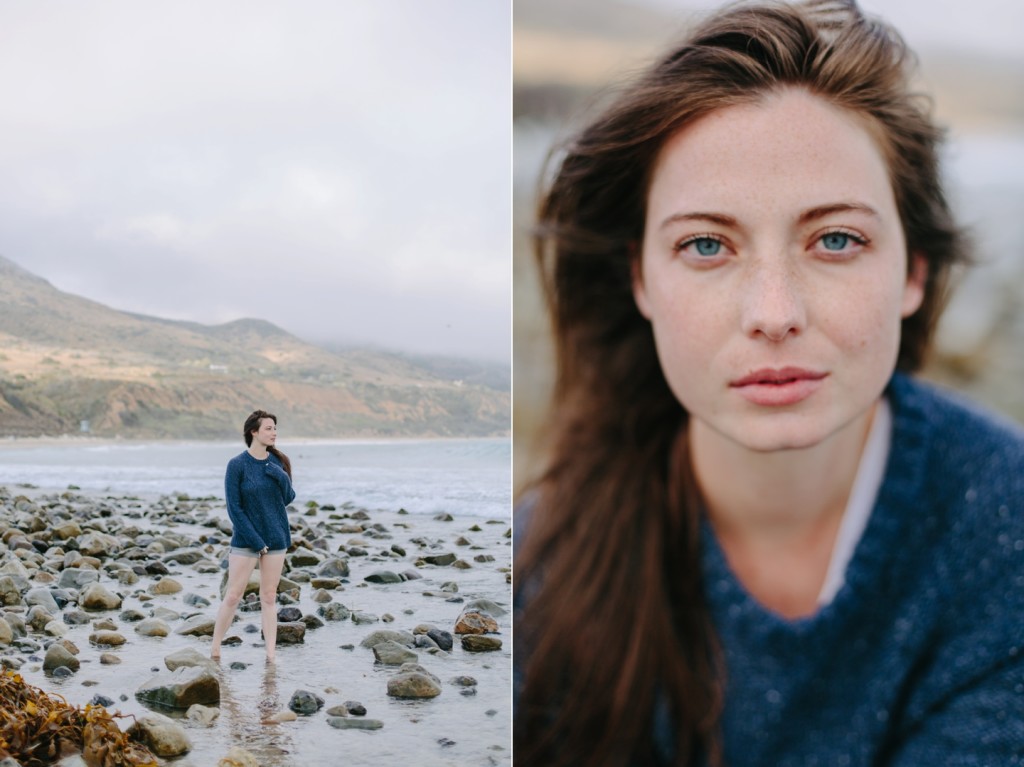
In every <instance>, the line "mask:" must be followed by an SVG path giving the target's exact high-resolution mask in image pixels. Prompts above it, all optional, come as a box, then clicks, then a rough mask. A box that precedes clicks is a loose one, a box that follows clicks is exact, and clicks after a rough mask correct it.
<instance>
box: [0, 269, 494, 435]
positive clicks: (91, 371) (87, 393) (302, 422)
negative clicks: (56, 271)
mask: <svg viewBox="0 0 1024 767" xmlns="http://www.w3.org/2000/svg"><path fill="white" fill-rule="evenodd" d="M0 306H2V308H3V311H0V437H3V436H38V435H59V434H72V433H73V434H77V433H80V432H81V430H82V423H83V422H84V421H87V422H88V429H89V433H91V434H94V435H97V436H105V437H113V436H121V437H125V438H147V439H151V438H184V439H204V438H222V437H234V436H238V432H239V430H240V428H241V426H240V424H241V422H242V420H244V418H245V416H246V415H247V414H248V413H249V412H250V411H252V410H253V409H255V408H257V407H262V408H264V409H267V410H270V411H271V412H274V413H276V414H277V415H278V417H279V419H280V421H281V428H282V432H286V433H287V434H288V435H289V436H290V437H299V436H301V437H341V436H482V435H492V434H506V433H508V430H509V413H510V396H509V393H508V391H507V386H506V387H505V390H501V388H500V387H492V386H487V385H483V383H479V382H477V381H486V382H488V383H492V382H494V381H496V380H500V377H501V373H500V371H501V366H487V365H482V366H480V367H482V368H485V369H487V368H490V371H489V374H488V375H481V376H476V377H468V376H467V377H465V378H464V379H460V378H456V377H454V376H448V375H446V374H445V371H446V370H448V369H451V368H452V365H451V364H450V363H449V362H447V361H442V362H432V361H431V360H430V359H429V358H424V359H422V360H418V359H414V358H407V357H402V356H399V355H397V354H390V353H386V352H375V351H368V350H358V349H356V350H343V351H342V350H333V351H332V350H328V349H323V348H320V347H317V346H314V345H312V344H309V343H306V342H304V341H302V340H301V339H299V338H296V337H295V336H293V335H291V334H289V333H287V332H286V331H284V330H282V329H281V328H278V327H276V326H274V325H272V324H271V323H269V322H265V321H263V320H258V319H243V320H237V321H235V322H229V323H227V324H224V325H215V326H207V325H201V324H198V323H191V322H179V321H173V320H164V319H160V318H157V317H148V316H144V315H138V314H130V313H127V312H121V311H117V310H114V309H111V308H109V307H106V306H104V305H102V304H99V303H96V302H94V301H90V300H88V299H85V298H81V297H79V296H74V295H71V294H68V293H64V292H61V291H59V290H57V289H56V288H55V287H53V286H52V285H51V284H50V283H48V282H47V281H46V280H43V279H41V278H39V277H37V276H35V275H33V274H31V273H30V272H28V271H26V270H25V269H22V268H21V267H19V266H18V265H16V264H14V263H13V262H11V261H9V260H7V259H5V258H3V257H0ZM454 369H458V370H461V369H465V368H461V367H458V366H456V367H455V368H454ZM468 369H476V366H474V365H470V366H469V368H468ZM494 369H497V370H498V371H499V372H498V373H495V372H494Z"/></svg>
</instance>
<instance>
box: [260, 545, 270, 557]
mask: <svg viewBox="0 0 1024 767" xmlns="http://www.w3.org/2000/svg"><path fill="white" fill-rule="evenodd" d="M268 551H270V548H269V547H268V546H264V547H263V548H262V549H260V556H261V557H262V556H263V555H264V554H266V553H267V552H268Z"/></svg>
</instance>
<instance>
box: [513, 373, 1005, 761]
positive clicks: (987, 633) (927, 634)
mask: <svg viewBox="0 0 1024 767" xmlns="http://www.w3.org/2000/svg"><path fill="white" fill-rule="evenodd" d="M888 396H889V401H890V403H891V405H892V411H893V433H892V444H891V448H890V451H889V459H888V465H887V467H886V471H885V477H884V480H883V484H882V487H881V489H880V491H879V495H878V498H877V499H876V503H875V506H874V508H873V510H872V513H871V518H870V520H869V521H868V525H867V528H866V529H865V531H864V534H863V537H862V538H861V540H860V542H859V544H858V546H857V548H856V550H855V551H854V554H853V558H852V560H851V561H850V563H849V565H848V567H847V570H846V573H845V585H844V586H843V587H842V588H841V589H840V590H839V593H838V594H837V595H836V597H835V599H834V600H833V601H832V602H831V603H830V604H829V605H827V606H825V607H824V608H822V609H821V610H819V612H818V613H816V614H815V615H813V616H811V617H809V618H804V619H799V620H793V621H791V620H787V619H784V618H782V617H780V616H778V615H777V614H775V613H772V612H770V611H768V610H766V609H765V608H764V607H762V606H761V605H760V604H759V603H758V602H756V601H755V600H754V598H753V597H751V596H750V594H749V593H748V592H747V591H746V590H745V589H744V587H743V586H742V584H740V583H739V581H738V580H737V579H736V576H735V575H734V573H733V572H732V571H731V569H730V568H729V566H728V563H727V562H726V559H725V556H724V554H723V552H722V549H721V548H720V546H719V544H718V541H717V540H716V538H715V535H714V533H713V531H712V528H711V526H710V524H707V523H706V522H705V524H704V526H703V531H702V535H703V575H704V590H705V596H706V599H707V602H708V605H709V608H710V611H711V616H712V620H713V621H714V624H715V629H716V632H717V635H718V637H719V641H720V644H721V647H722V650H723V652H724V657H725V666H726V679H725V680H724V686H725V710H724V713H723V716H722V720H721V734H722V742H723V747H724V755H725V764H726V765H727V767H755V765H756V767H789V766H795V765H802V766H804V767H810V766H811V765H820V766H822V767H824V766H826V765H827V766H829V767H832V766H837V767H838V766H839V765H848V766H849V767H855V766H868V765H871V766H873V767H911V766H912V765H913V766H915V767H917V766H919V765H1011V764H1021V765H1024V433H1022V432H1021V430H1020V429H1019V428H1018V427H1015V426H1010V425H1007V424H1003V423H1000V422H997V421H996V420H995V419H994V418H993V417H992V416H990V415H987V414H984V413H982V412H980V411H979V410H976V409H974V407H973V406H971V405H969V404H967V403H965V402H961V401H959V400H956V399H954V398H953V397H951V396H949V395H946V394H941V393H939V392H937V391H936V390H934V389H933V388H931V387H929V386H926V385H924V384H921V383H919V382H916V381H914V380H912V379H909V378H906V377H904V376H902V375H898V374H897V375H896V376H894V377H893V380H892V382H891V383H890V386H889V389H888ZM525 521H526V519H525V515H518V514H517V519H516V522H517V523H520V524H521V523H523V522H525ZM521 533H522V529H521V527H520V529H519V530H517V537H519V535H521ZM526 609H528V606H527V607H526ZM520 661H521V659H520ZM517 665H518V664H517ZM516 677H517V678H519V679H520V681H521V674H516ZM664 713H665V712H664V711H661V714H664ZM659 719H660V721H658V722H657V723H656V728H655V729H656V732H655V742H656V744H657V746H658V749H657V750H658V751H659V752H660V753H661V755H662V756H663V757H664V758H665V761H666V762H669V761H670V756H671V753H672V742H673V737H672V731H671V726H670V724H669V723H668V722H667V721H666V719H665V718H664V717H659Z"/></svg>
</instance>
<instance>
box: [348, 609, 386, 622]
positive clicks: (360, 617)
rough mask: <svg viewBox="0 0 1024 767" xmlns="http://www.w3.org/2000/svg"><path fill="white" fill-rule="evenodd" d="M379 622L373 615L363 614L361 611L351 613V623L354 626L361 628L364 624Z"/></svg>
mask: <svg viewBox="0 0 1024 767" xmlns="http://www.w3.org/2000/svg"><path fill="white" fill-rule="evenodd" d="M379 621H380V618H378V617H377V616H376V615H374V614H373V613H367V612H363V611H362V610H356V611H355V612H354V613H352V622H353V623H355V624H356V625H360V626H361V625H363V624H366V623H377V622H379Z"/></svg>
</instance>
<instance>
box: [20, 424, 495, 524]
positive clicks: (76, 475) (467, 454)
mask: <svg viewBox="0 0 1024 767" xmlns="http://www.w3.org/2000/svg"><path fill="white" fill-rule="evenodd" d="M278 447H279V449H280V450H282V451H283V452H284V453H286V454H287V455H288V457H289V458H291V461H292V474H293V481H294V485H295V490H296V493H297V494H298V497H297V498H296V501H295V503H296V504H297V505H302V504H305V503H306V502H307V501H317V502H318V503H320V504H327V503H331V504H334V505H341V504H344V503H346V502H351V503H353V504H355V505H357V506H360V507H365V508H367V509H369V510H376V509H388V510H397V509H400V508H402V509H405V510H406V511H408V512H410V513H414V514H432V513H438V512H449V513H451V514H453V515H456V516H462V515H470V516H478V517H487V518H494V519H507V518H508V517H509V514H510V509H511V502H512V475H511V441H510V440H509V439H444V440H441V439H433V440H414V439H410V440H377V441H374V440H344V441H341V440H339V441H309V442H286V441H281V442H280V443H279V445H278ZM244 449H245V444H244V443H242V442H241V440H239V441H238V442H109V441H107V442H99V441H97V442H95V443H94V442H92V441H91V440H84V439H68V440H67V443H66V444H64V441H63V440H52V441H47V442H43V443H33V442H29V443H20V442H18V441H14V440H12V441H8V442H6V443H5V442H0V485H6V486H8V487H11V488H12V489H13V487H15V486H17V485H19V484H28V485H32V486H35V487H39V488H45V489H65V488H67V487H69V486H72V485H73V486H75V487H78V488H80V489H81V490H83V491H89V492H109V493H113V494H119V495H124V494H137V495H141V496H151V495H168V494H179V495H180V494H187V495H189V496H191V497H206V496H217V497H219V498H223V496H224V468H225V466H226V465H227V462H228V460H229V459H231V458H232V457H233V456H235V455H237V454H238V453H240V452H241V451H242V450H244Z"/></svg>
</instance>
